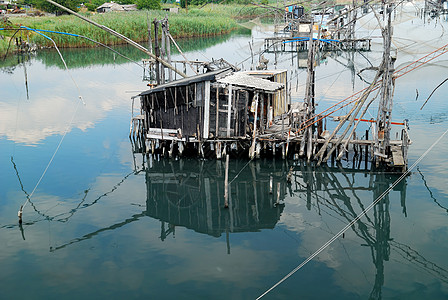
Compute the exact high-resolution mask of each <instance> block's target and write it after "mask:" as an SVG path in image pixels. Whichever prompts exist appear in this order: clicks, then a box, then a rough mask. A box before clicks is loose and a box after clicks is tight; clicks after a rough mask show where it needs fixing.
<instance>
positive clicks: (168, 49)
mask: <svg viewBox="0 0 448 300" xmlns="http://www.w3.org/2000/svg"><path fill="white" fill-rule="evenodd" d="M170 36H171V35H170V23H168V19H166V28H165V44H166V59H167V62H168V63H169V64H170V65H171V43H170ZM168 80H169V81H170V82H171V81H173V73H172V70H171V69H168Z"/></svg>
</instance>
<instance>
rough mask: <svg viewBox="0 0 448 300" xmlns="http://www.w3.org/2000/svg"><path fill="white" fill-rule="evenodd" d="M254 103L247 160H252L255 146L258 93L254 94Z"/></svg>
mask: <svg viewBox="0 0 448 300" xmlns="http://www.w3.org/2000/svg"><path fill="white" fill-rule="evenodd" d="M252 101H255V116H254V131H253V133H252V145H251V146H250V149H249V158H250V159H253V158H254V157H255V146H256V138H257V118H258V92H256V93H255V96H254V99H253V100H252Z"/></svg>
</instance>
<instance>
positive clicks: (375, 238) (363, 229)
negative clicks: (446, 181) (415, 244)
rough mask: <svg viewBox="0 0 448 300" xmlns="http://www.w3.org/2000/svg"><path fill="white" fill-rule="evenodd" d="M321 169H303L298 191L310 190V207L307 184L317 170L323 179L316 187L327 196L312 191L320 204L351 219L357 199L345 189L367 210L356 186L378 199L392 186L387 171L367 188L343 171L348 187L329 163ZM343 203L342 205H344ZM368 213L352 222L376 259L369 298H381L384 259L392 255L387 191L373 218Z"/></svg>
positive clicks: (320, 179)
mask: <svg viewBox="0 0 448 300" xmlns="http://www.w3.org/2000/svg"><path fill="white" fill-rule="evenodd" d="M320 170H322V171H323V172H316V170H314V171H312V170H306V172H307V173H308V174H304V173H303V172H304V170H303V169H302V175H303V181H304V183H305V185H306V186H305V187H304V188H303V189H302V190H299V192H301V191H303V192H306V193H307V199H306V201H307V207H308V209H310V207H311V203H309V201H310V199H309V197H310V196H309V195H308V191H309V188H308V187H309V186H313V185H314V181H315V178H314V176H313V173H314V174H315V175H316V182H317V181H321V182H322V183H321V184H319V185H316V191H317V186H319V190H320V189H322V190H324V191H325V193H326V195H327V197H323V196H320V195H319V194H317V192H312V194H313V195H315V196H316V199H319V198H320V200H321V201H320V204H321V206H323V207H327V208H328V209H330V210H332V211H334V212H336V213H337V214H338V215H339V216H342V217H343V218H344V219H346V220H348V221H351V220H353V219H354V218H355V217H356V216H357V213H356V209H355V207H354V206H353V204H354V203H352V201H351V198H350V197H349V196H348V195H347V193H346V190H349V191H351V192H352V193H353V195H354V196H355V199H356V203H358V205H359V206H360V208H361V209H362V210H364V209H365V208H364V206H363V204H362V202H361V200H360V197H358V195H357V194H356V190H357V189H359V190H372V191H373V197H374V199H377V198H378V197H379V196H380V195H381V194H382V193H383V192H384V191H385V190H386V189H387V188H388V187H389V183H388V181H387V180H386V177H385V174H384V173H379V174H377V175H376V177H375V180H373V181H372V184H371V185H370V186H369V187H368V188H355V187H354V185H353V183H354V178H353V182H352V181H351V180H350V178H349V177H348V176H347V174H346V173H342V176H343V177H344V178H345V179H346V181H347V183H348V185H349V187H348V188H346V187H344V186H343V185H342V184H341V182H340V181H339V179H338V177H337V176H336V174H337V173H336V172H334V170H333V171H332V170H330V169H329V168H328V167H326V168H320ZM373 176H374V175H372V177H373ZM372 179H373V178H372ZM341 203H342V204H343V205H341ZM344 207H345V208H344ZM319 214H320V207H319ZM329 215H331V214H329ZM335 217H336V216H335ZM365 217H366V221H364V222H363V221H361V220H358V221H357V226H356V227H355V226H352V230H353V232H354V233H355V234H356V235H357V236H358V237H360V238H361V239H363V240H364V241H365V242H366V244H365V246H368V247H370V250H371V254H372V259H373V263H374V265H375V267H376V275H375V283H374V286H373V289H372V292H371V294H370V299H380V298H381V289H382V286H383V284H384V261H388V260H389V255H390V244H389V243H390V215H389V198H388V196H387V195H386V197H385V198H384V199H383V200H382V201H380V202H379V203H378V204H377V205H376V206H375V207H374V214H373V219H372V218H371V217H369V216H367V215H366V216H365ZM370 229H374V230H375V233H374V234H372V233H371V232H370Z"/></svg>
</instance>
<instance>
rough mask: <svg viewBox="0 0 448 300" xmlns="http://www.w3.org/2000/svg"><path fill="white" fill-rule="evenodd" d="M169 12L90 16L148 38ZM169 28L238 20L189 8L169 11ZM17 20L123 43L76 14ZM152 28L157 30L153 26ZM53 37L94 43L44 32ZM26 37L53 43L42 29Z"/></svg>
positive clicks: (68, 43)
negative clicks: (149, 30) (176, 11)
mask: <svg viewBox="0 0 448 300" xmlns="http://www.w3.org/2000/svg"><path fill="white" fill-rule="evenodd" d="M165 15H167V14H166V12H163V11H135V12H116V13H106V14H95V15H92V16H90V17H89V18H90V19H91V20H93V21H95V22H97V23H99V24H102V25H105V26H107V27H109V28H111V29H113V30H115V31H117V32H119V33H121V34H123V35H125V36H127V37H128V38H130V39H132V40H134V41H137V42H139V41H145V40H147V39H148V20H150V22H151V23H152V21H153V20H154V19H155V18H157V19H159V20H160V19H162V18H164V17H165ZM168 20H169V25H170V32H171V34H172V35H173V36H174V37H176V38H182V37H195V36H213V35H219V34H223V33H228V32H230V31H232V30H234V29H236V28H237V27H238V25H237V23H236V21H235V20H234V19H233V18H231V17H229V14H223V13H222V11H218V12H212V11H205V10H204V11H201V10H198V9H190V10H189V11H188V13H186V12H184V11H183V12H180V13H178V14H168ZM14 22H15V23H16V24H20V25H23V26H27V27H30V28H33V29H44V30H52V31H58V32H67V33H73V34H77V35H82V36H86V37H89V38H91V39H93V40H95V41H98V42H101V43H104V44H108V45H113V44H119V43H123V42H122V41H121V40H120V39H118V38H116V37H114V36H112V35H111V34H110V33H107V32H106V31H104V30H101V29H99V28H97V27H95V26H93V25H91V24H89V23H87V22H85V21H83V20H81V19H79V18H77V17H75V16H68V15H65V16H60V17H34V18H30V17H17V18H14ZM151 26H152V32H154V31H153V30H154V26H153V24H151ZM44 34H45V35H47V36H49V37H51V38H52V39H53V40H54V41H55V42H56V44H57V45H58V47H93V46H95V44H94V43H92V42H90V41H88V40H86V39H80V38H77V37H71V36H66V35H60V34H53V33H44ZM26 35H27V36H26V38H27V39H29V40H30V42H33V43H36V44H37V45H39V46H41V47H51V46H52V45H53V43H52V42H51V41H50V40H48V39H47V38H45V37H44V36H42V35H41V34H39V33H36V32H32V31H28V32H27V33H26ZM2 44H3V43H0V47H1V48H0V53H2V49H3V47H4V46H2Z"/></svg>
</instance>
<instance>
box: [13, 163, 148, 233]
mask: <svg viewBox="0 0 448 300" xmlns="http://www.w3.org/2000/svg"><path fill="white" fill-rule="evenodd" d="M11 162H12V164H13V167H14V170H15V171H16V176H17V179H18V180H19V184H20V188H21V189H22V191H23V192H24V193H25V195H26V198H27V199H28V202H29V203H30V205H31V206H32V207H33V209H34V211H35V212H36V213H37V214H39V215H40V216H42V217H43V218H44V219H45V220H49V221H58V222H67V221H68V220H69V219H70V218H71V217H72V216H73V215H74V214H75V213H76V212H77V211H79V210H80V209H84V208H87V207H90V206H92V205H94V204H96V203H97V202H98V201H99V200H100V199H101V198H103V197H106V196H108V195H109V194H111V193H113V192H114V191H115V190H117V189H118V187H119V186H120V185H121V184H122V183H123V182H124V181H125V180H126V179H127V178H128V177H129V176H131V175H132V174H135V175H137V174H139V173H140V172H141V171H144V169H142V170H139V171H133V172H131V173H129V174H127V175H125V176H124V177H123V179H121V180H120V182H118V183H117V184H115V185H114V186H113V187H112V189H111V190H110V191H108V192H105V193H104V194H102V195H101V196H99V197H97V198H96V199H94V200H93V201H92V202H91V203H89V204H84V202H85V200H86V198H87V194H88V193H89V191H90V189H87V190H85V191H84V196H83V197H82V199H81V201H80V202H79V203H78V204H77V205H76V207H75V208H72V209H70V210H69V211H67V212H63V213H59V214H57V215H54V216H50V215H48V214H46V213H43V212H41V211H40V210H38V209H37V207H36V206H35V205H34V203H33V202H32V201H31V199H30V196H29V194H28V192H27V191H26V190H25V188H24V187H23V183H22V180H21V178H20V175H19V171H18V169H17V165H16V164H15V162H14V158H13V157H12V156H11ZM47 211H48V210H47ZM64 215H67V216H66V217H64V218H59V217H62V216H64ZM34 223H36V222H31V223H25V225H31V224H34Z"/></svg>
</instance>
